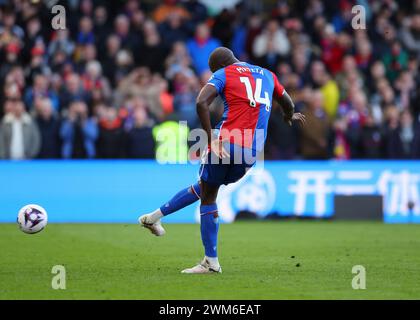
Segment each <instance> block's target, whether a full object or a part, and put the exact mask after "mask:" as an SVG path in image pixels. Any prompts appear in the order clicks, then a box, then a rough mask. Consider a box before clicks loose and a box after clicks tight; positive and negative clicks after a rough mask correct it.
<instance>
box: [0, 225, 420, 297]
mask: <svg viewBox="0 0 420 320" xmlns="http://www.w3.org/2000/svg"><path fill="white" fill-rule="evenodd" d="M165 227H166V229H167V234H166V235H165V236H164V237H162V238H157V237H155V236H152V235H151V234H150V233H149V231H148V230H146V229H141V228H140V227H139V226H137V225H132V224H130V225H124V224H50V225H48V226H47V228H46V229H45V230H44V231H42V232H41V233H39V234H36V235H26V234H24V233H22V232H21V231H19V230H18V228H17V226H16V225H14V224H0V299H420V225H386V224H383V223H379V222H377V223H374V222H336V221H324V222H322V221H279V222H242V223H234V224H230V225H221V227H220V233H219V256H220V261H221V264H222V267H223V274H215V275H185V274H180V271H181V270H182V269H183V268H186V267H191V266H192V265H193V264H194V263H196V262H198V261H199V260H200V258H201V256H202V247H201V240H200V233H199V225H182V224H181V225H180V224H167V225H165ZM54 265H64V266H65V268H66V287H67V288H66V289H65V290H53V289H52V288H51V280H52V277H53V276H54V275H53V274H51V269H52V267H53V266H54ZM297 265H299V266H297ZM354 265H363V266H364V267H365V268H366V289H365V290H354V289H352V286H351V282H352V278H353V276H354V274H352V267H353V266H354Z"/></svg>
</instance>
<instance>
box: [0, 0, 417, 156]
mask: <svg viewBox="0 0 420 320" xmlns="http://www.w3.org/2000/svg"><path fill="white" fill-rule="evenodd" d="M221 2H222V1H205V0H202V1H197V0H185V1H182V0H179V1H177V0H165V1H143V0H126V1H106V0H68V1H45V2H43V1H40V0H38V1H36V0H10V1H5V0H0V61H1V64H0V89H1V90H0V119H1V120H0V158H3V159H31V158H65V159H69V158H77V159H80V158H81V159H83V158H158V159H161V158H165V157H175V158H176V159H182V158H186V157H187V147H186V146H185V145H184V144H185V143H186V142H185V141H184V138H185V137H186V136H187V135H188V132H189V131H190V130H192V129H194V128H198V127H199V126H200V125H199V121H198V118H197V115H196V111H195V99H196V97H197V94H198V92H199V90H200V88H201V87H202V86H203V85H204V84H205V83H206V81H207V80H208V78H209V77H210V76H211V73H210V71H209V69H208V66H207V60H208V56H209V53H210V52H211V51H212V50H213V49H215V48H216V47H218V46H220V45H224V46H227V47H229V48H231V49H232V50H233V51H234V53H235V55H236V56H237V57H238V58H239V59H240V60H243V61H247V62H250V63H254V64H257V65H260V66H263V67H266V68H268V69H270V70H272V71H273V72H275V73H276V74H277V76H278V78H279V80H280V82H281V83H282V84H283V85H284V86H285V88H286V90H287V91H288V92H289V94H290V95H291V97H292V98H293V100H294V101H295V104H296V109H297V111H300V112H303V113H305V114H306V116H307V125H306V127H304V128H298V127H295V126H292V127H289V126H287V125H286V124H284V123H283V120H282V114H281V109H280V108H279V106H277V105H274V106H273V110H272V116H271V118H270V122H271V123H270V126H269V132H268V140H267V146H266V151H265V156H266V159H301V158H302V159H330V158H334V159H378V158H381V159H413V158H417V159H418V158H420V125H419V123H420V122H419V121H420V118H419V116H420V73H419V61H420V0H405V1H404V0H403V1H394V0H382V1H381V0H364V1H363V0H360V1H356V0H326V1H321V0H306V1H297V0H295V1H293V0H289V1H286V0H280V1H253V0H248V1H247V0H245V1H237V0H226V1H223V3H221ZM215 3H216V4H217V5H223V7H220V6H217V5H215ZM54 4H61V5H63V6H64V7H65V8H66V26H67V28H66V29H64V30H54V29H53V28H52V26H51V20H52V18H53V17H54V14H52V13H51V6H52V5H54ZM357 4H359V5H362V6H364V8H365V14H366V28H365V29H357V30H355V29H353V28H352V24H351V21H352V18H353V17H354V14H353V13H352V7H353V6H354V5H357ZM222 111H223V106H222V103H221V102H220V101H218V102H217V103H215V104H214V105H213V106H212V112H211V113H212V121H213V123H214V124H216V123H217V122H218V120H219V119H220V117H221V114H222ZM178 121H186V124H187V125H185V124H182V123H181V124H180V123H179V122H178ZM162 132H163V133H167V135H168V136H170V137H171V138H173V137H175V139H169V140H168V141H169V142H168V141H166V142H165V141H163V142H162V141H157V139H156V137H157V136H158V135H159V134H160V133H162ZM168 151H170V152H168Z"/></svg>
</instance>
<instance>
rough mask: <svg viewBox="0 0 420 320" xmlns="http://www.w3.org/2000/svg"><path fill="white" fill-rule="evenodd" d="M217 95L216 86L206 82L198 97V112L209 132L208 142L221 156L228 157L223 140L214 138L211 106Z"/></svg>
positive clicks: (205, 128) (202, 123)
mask: <svg viewBox="0 0 420 320" xmlns="http://www.w3.org/2000/svg"><path fill="white" fill-rule="evenodd" d="M217 95H218V93H217V90H216V88H215V87H214V86H212V85H211V84H206V85H205V86H204V87H203V89H201V91H200V93H199V94H198V97H197V114H198V117H199V118H200V122H201V126H202V127H203V129H204V130H205V131H206V133H207V143H208V146H210V148H211V150H212V152H214V153H215V154H216V155H217V156H218V157H219V158H227V157H229V154H228V152H227V151H226V150H225V149H224V148H223V144H222V141H221V140H219V139H213V137H212V134H211V123H210V110H209V107H210V105H211V103H212V102H213V100H214V99H215V98H216V97H217Z"/></svg>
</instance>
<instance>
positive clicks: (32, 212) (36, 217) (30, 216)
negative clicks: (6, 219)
mask: <svg viewBox="0 0 420 320" xmlns="http://www.w3.org/2000/svg"><path fill="white" fill-rule="evenodd" d="M47 222H48V216H47V211H45V209H44V208H43V207H41V206H38V205H36V204H28V205H26V206H24V207H23V208H22V209H20V210H19V213H18V217H17V223H18V225H19V229H20V230H22V231H23V232H25V233H31V234H33V233H37V232H40V231H42V230H43V229H44V228H45V227H46V225H47Z"/></svg>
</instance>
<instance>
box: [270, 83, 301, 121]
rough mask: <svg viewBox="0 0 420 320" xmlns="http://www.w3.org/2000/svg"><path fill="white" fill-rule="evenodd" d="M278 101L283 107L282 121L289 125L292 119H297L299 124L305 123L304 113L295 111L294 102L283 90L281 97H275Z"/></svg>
mask: <svg viewBox="0 0 420 320" xmlns="http://www.w3.org/2000/svg"><path fill="white" fill-rule="evenodd" d="M277 101H278V103H279V104H280V106H281V107H282V108H283V113H284V121H285V122H286V123H288V124H289V125H292V121H298V122H299V123H300V124H301V125H304V124H305V115H303V114H301V113H300V112H296V113H295V104H294V103H293V101H292V98H290V96H289V94H288V93H287V92H286V90H285V91H284V93H283V95H282V96H281V97H278V98H277Z"/></svg>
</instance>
